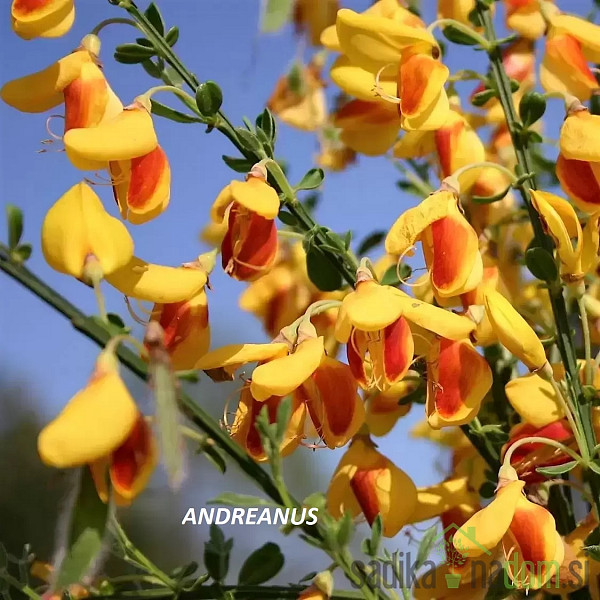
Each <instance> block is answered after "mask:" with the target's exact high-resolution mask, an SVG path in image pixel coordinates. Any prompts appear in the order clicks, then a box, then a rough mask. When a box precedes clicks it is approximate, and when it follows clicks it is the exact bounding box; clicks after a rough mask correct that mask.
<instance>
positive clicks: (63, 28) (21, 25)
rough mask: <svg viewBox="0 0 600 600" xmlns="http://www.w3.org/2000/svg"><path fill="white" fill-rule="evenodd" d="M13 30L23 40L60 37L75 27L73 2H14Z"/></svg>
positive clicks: (43, 0)
mask: <svg viewBox="0 0 600 600" xmlns="http://www.w3.org/2000/svg"><path fill="white" fill-rule="evenodd" d="M11 17H12V26H13V30H14V31H15V33H16V34H17V35H19V36H20V37H22V38H23V39H26V40H30V39H33V38H36V37H59V36H61V35H64V34H65V33H66V32H67V31H68V30H69V29H70V28H71V26H72V25H73V20H74V17H75V12H74V5H73V0H42V1H41V2H40V0H37V1H33V2H32V0H13V3H12V7H11Z"/></svg>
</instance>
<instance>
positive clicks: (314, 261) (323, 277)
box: [306, 245, 343, 292]
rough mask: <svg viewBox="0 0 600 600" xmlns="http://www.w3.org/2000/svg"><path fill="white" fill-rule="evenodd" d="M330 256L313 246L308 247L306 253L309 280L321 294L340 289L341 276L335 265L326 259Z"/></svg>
mask: <svg viewBox="0 0 600 600" xmlns="http://www.w3.org/2000/svg"><path fill="white" fill-rule="evenodd" d="M329 256H332V255H331V254H329V253H328V254H327V255H326V254H325V252H323V251H321V250H320V249H319V248H317V247H316V246H314V245H310V247H309V248H308V250H307V251H306V270H307V271H308V276H309V278H310V280H311V281H312V282H313V283H314V284H315V285H316V286H317V287H318V288H319V289H320V290H321V291H323V292H333V291H334V290H339V289H340V288H341V287H342V283H343V280H342V275H341V274H340V272H339V271H338V270H337V268H336V266H335V264H333V262H332V261H331V260H330V259H329V258H328V257H329Z"/></svg>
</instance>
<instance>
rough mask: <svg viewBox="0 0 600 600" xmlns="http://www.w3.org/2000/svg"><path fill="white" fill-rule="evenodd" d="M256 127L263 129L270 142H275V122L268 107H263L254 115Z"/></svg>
mask: <svg viewBox="0 0 600 600" xmlns="http://www.w3.org/2000/svg"><path fill="white" fill-rule="evenodd" d="M256 127H257V128H258V129H261V130H262V131H264V133H265V135H266V136H267V138H268V139H269V141H270V142H271V144H274V143H275V138H276V137H277V123H276V122H275V117H273V113H272V112H271V111H270V110H269V109H268V108H265V110H263V111H262V113H260V115H258V117H256Z"/></svg>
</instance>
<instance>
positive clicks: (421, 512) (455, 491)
mask: <svg viewBox="0 0 600 600" xmlns="http://www.w3.org/2000/svg"><path fill="white" fill-rule="evenodd" d="M478 503H479V495H478V494H476V493H475V492H473V491H471V490H469V486H468V478H467V477H455V478H452V479H447V480H446V481H442V482H441V483H437V484H435V485H430V486H428V487H421V488H417V508H416V510H415V512H413V514H412V515H411V517H410V522H411V523H419V522H420V521H427V520H428V519H433V518H434V517H439V516H440V515H441V514H443V513H445V512H446V511H448V510H450V509H451V508H454V507H455V506H459V505H461V504H473V505H477V504H478Z"/></svg>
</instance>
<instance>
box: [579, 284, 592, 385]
mask: <svg viewBox="0 0 600 600" xmlns="http://www.w3.org/2000/svg"><path fill="white" fill-rule="evenodd" d="M584 290H585V286H584ZM577 306H578V307H579V317H580V318H581V331H582V333H583V352H584V359H585V384H586V385H594V361H593V360H592V338H591V335H590V324H589V321H588V316H587V309H586V308H585V302H584V301H583V296H580V297H578V298H577Z"/></svg>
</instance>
